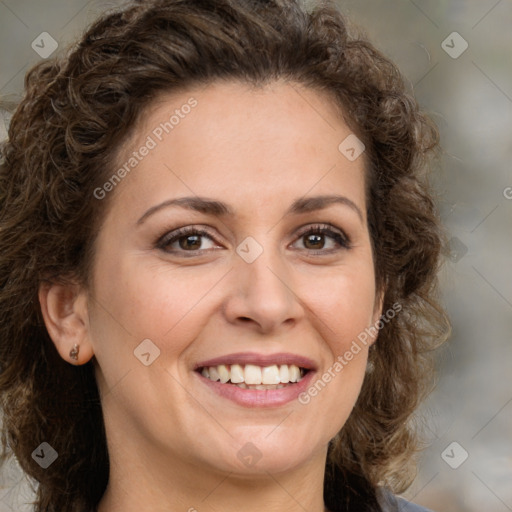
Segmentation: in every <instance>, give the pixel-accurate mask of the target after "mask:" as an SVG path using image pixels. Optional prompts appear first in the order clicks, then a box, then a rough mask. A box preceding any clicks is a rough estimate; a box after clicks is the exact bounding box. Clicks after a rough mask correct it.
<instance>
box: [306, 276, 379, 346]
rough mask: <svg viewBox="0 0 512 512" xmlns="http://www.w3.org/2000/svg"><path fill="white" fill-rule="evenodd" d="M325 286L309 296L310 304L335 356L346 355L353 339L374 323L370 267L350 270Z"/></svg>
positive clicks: (330, 280)
mask: <svg viewBox="0 0 512 512" xmlns="http://www.w3.org/2000/svg"><path fill="white" fill-rule="evenodd" d="M324 284H325V286H324V287H323V288H322V287H319V288H317V290H316V291H315V293H314V295H310V302H309V303H310V305H311V309H312V311H313V312H314V314H315V315H316V316H317V317H318V318H319V320H320V322H319V324H320V325H323V327H322V332H323V333H324V334H325V339H326V340H328V341H329V345H330V348H331V350H332V352H333V353H334V354H333V355H335V356H337V355H340V354H343V353H344V352H345V350H347V347H349V346H350V344H351V342H352V340H356V339H357V336H358V335H359V334H361V333H362V332H364V331H365V329H367V328H368V327H369V326H370V325H371V324H372V321H373V312H374V305H375V285H374V279H373V272H372V271H371V270H369V269H368V268H358V269H350V271H349V270H348V269H347V271H346V272H344V273H343V272H339V273H335V274H333V275H332V276H330V277H329V278H328V279H325V280H324Z"/></svg>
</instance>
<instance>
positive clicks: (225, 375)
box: [217, 364, 229, 384]
mask: <svg viewBox="0 0 512 512" xmlns="http://www.w3.org/2000/svg"><path fill="white" fill-rule="evenodd" d="M217 371H218V372H219V377H220V381H221V382H222V383H223V384H225V383H226V382H227V381H228V380H229V370H228V369H227V368H226V365H225V364H219V366H217Z"/></svg>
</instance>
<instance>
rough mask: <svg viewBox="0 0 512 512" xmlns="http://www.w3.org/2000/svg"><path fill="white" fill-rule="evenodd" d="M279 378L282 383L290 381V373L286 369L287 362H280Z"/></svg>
mask: <svg viewBox="0 0 512 512" xmlns="http://www.w3.org/2000/svg"><path fill="white" fill-rule="evenodd" d="M279 380H280V381H281V382H282V383H283V384H286V383H287V382H290V373H289V371H288V365H287V364H282V365H281V366H280V367H279Z"/></svg>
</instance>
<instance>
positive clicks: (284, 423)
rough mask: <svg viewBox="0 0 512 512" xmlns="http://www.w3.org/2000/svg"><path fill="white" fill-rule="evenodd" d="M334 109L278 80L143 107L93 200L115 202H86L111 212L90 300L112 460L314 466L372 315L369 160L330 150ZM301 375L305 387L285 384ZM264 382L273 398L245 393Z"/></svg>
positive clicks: (341, 417) (342, 133) (356, 386)
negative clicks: (260, 86) (110, 175)
mask: <svg viewBox="0 0 512 512" xmlns="http://www.w3.org/2000/svg"><path fill="white" fill-rule="evenodd" d="M334 112H335V110H334V108H333V105H332V103H330V100H329V99H328V98H326V97H324V96H322V95H320V94H319V93H318V92H314V91H312V90H310V89H304V88H302V87H299V86H297V85H293V86H291V85H286V84H284V83H277V82H276V83H274V84H272V85H270V86H266V87H265V88H263V89H258V90H255V89H251V88H249V87H248V86H245V85H241V84H236V83H222V84H220V83H219V84H214V85H210V86H208V87H206V88H204V89H202V90H199V89H196V90H190V91H188V92H183V93H180V94H174V95H172V96H165V97H162V98H160V99H159V101H158V102H155V103H154V104H153V105H152V107H151V108H150V109H148V110H147V111H146V113H145V115H144V116H143V118H142V121H141V123H140V125H139V126H138V127H137V130H136V134H135V136H134V137H132V139H131V140H130V141H129V142H128V143H126V144H125V146H124V148H123V150H122V151H121V152H120V154H119V158H118V162H117V163H118V167H116V168H115V169H114V173H113V174H115V175H116V178H112V180H111V184H110V186H109V185H108V184H107V185H106V186H105V187H103V188H102V191H97V194H96V195H97V197H102V196H103V195H105V194H106V195H107V196H108V195H109V194H112V197H106V198H105V199H97V198H96V199H93V200H111V201H112V203H111V208H110V209H109V210H108V213H107V215H106V217H105V220H104V223H103V225H102V228H101V230H100V232H99V235H98V239H97V245H96V259H95V266H94V276H93V280H94V292H93V295H91V296H90V297H89V301H88V338H89V341H90V343H91V345H92V347H93V350H94V353H95V357H96V360H97V367H96V372H97V378H98V382H99V386H100V392H101V395H102V406H103V410H104V416H105V423H106V428H107V437H108V440H109V450H110V452H111V459H112V460H114V461H115V460H121V459H122V458H123V457H126V456H127V453H128V452H130V453H131V454H132V456H134V455H133V453H132V452H131V451H130V450H128V449H126V450H125V449H123V447H125V448H126V447H129V446H132V447H133V446H137V453H139V454H140V455H138V457H140V459H141V460H142V459H143V460H152V461H164V460H169V459H171V460H173V461H174V466H173V467H175V468H178V467H185V465H187V464H188V465H192V466H194V467H196V468H197V467H199V468H203V469H204V470H221V471H225V472H232V473H238V474H255V473H258V472H259V473H263V472H267V471H269V472H271V473H275V472H280V471H287V470H290V469H293V468H297V467H299V466H300V465H303V464H306V463H308V462H311V461H314V460H324V459H325V453H326V447H327V443H328V441H329V440H330V439H331V438H332V437H333V436H334V435H335V434H336V433H337V432H338V431H339V430H340V428H341V427H342V426H343V424H344V423H345V421H346V420H347V417H348V416H349V414H350V412H351V410H352V407H353V406H354V403H355V401H356V398H357V396H358V393H359V391H360V388H361V384H362V381H363V378H364V374H365V367H366V358H367V350H368V346H365V345H364V344H361V343H360V342H357V343H358V346H359V351H357V350H355V349H354V344H353V342H354V340H356V341H357V337H358V335H359V334H361V333H362V332H364V331H365V329H366V328H367V327H369V326H370V325H372V323H374V322H375V321H376V320H378V317H379V315H380V312H381V311H380V303H379V301H377V300H376V294H375V283H374V271H373V261H372V251H371V243H370V236H369V232H368V228H367V222H366V204H365V193H364V190H365V187H364V171H363V166H364V154H363V155H362V156H361V157H359V158H355V159H354V157H355V156H357V151H358V150H359V147H357V146H354V142H353V139H348V142H345V143H344V144H342V145H341V149H339V146H340V143H342V142H343V141H344V140H345V139H346V138H347V137H348V136H349V135H351V131H350V129H349V128H348V127H347V126H346V125H345V124H344V123H343V122H342V121H341V120H340V119H339V118H338V117H337V116H336V115H335V114H334ZM166 123H167V124H166ZM351 142H352V143H351ZM356 142H357V141H356ZM347 144H348V147H346V146H347ZM351 147H353V148H354V151H351V149H350V148H351ZM141 148H146V149H141ZM347 156H349V157H350V158H347ZM125 164H126V165H125ZM123 166H124V172H122V171H119V172H118V169H122V168H123ZM112 183H113V184H114V185H112ZM334 196H336V197H338V198H340V199H339V200H337V201H331V200H330V199H329V200H325V201H324V200H322V199H320V198H322V197H328V198H332V197H334ZM184 198H188V199H186V200H185V199H184ZM171 201H172V202H175V201H176V202H175V203H174V204H171ZM180 228H181V229H185V228H186V229H190V232H189V231H184V232H181V233H179V234H177V235H176V237H174V235H173V234H176V231H177V230H178V229H180ZM322 229H327V230H328V232H325V233H324V232H322V231H319V230H322ZM194 230H200V231H201V232H202V233H203V232H204V233H206V234H197V231H194ZM347 352H350V353H351V354H352V357H348V356H346V354H347ZM356 352H357V353H356ZM340 358H341V359H340ZM341 360H343V361H344V362H343V363H340V361H341ZM336 361H338V365H335V363H336ZM223 365H225V367H224V366H223ZM276 366H277V369H276ZM295 366H298V367H304V368H307V369H309V371H308V372H307V373H305V376H304V378H303V380H301V381H300V382H298V383H287V384H285V383H282V382H280V381H281V379H282V380H283V381H284V382H286V379H287V376H286V375H287V374H288V379H290V378H292V379H293V378H294V375H295V373H296V372H297V370H296V369H295ZM340 366H341V367H342V368H341V369H340ZM204 367H207V368H215V370H211V369H209V370H208V372H209V373H208V374H207V372H206V371H204V375H206V376H204V375H202V373H201V371H202V368H204ZM266 367H270V369H265V370H262V368H266ZM217 373H218V374H219V376H220V378H222V381H223V382H220V381H217V382H214V381H213V380H212V379H215V378H217ZM323 374H329V375H330V378H329V377H324V379H323V380H321V379H322V375H323ZM208 375H209V377H208ZM261 375H263V378H264V380H265V381H266V382H274V383H276V382H279V387H278V385H277V384H273V385H271V386H270V385H263V388H265V389H255V388H254V386H255V385H257V382H259V380H258V379H259V378H260V377H261ZM228 378H229V379H230V380H231V378H233V380H234V381H238V383H239V384H241V385H236V384H233V383H231V382H224V381H226V379H228ZM319 380H321V382H320V383H318V381H319ZM243 382H246V384H245V385H246V387H247V386H248V384H247V382H249V383H250V382H253V383H256V384H251V385H250V386H249V389H244V385H243ZM315 383H317V384H316V390H317V391H316V393H315V391H312V392H311V393H310V392H309V391H308V390H310V389H311V387H312V386H314V385H315ZM281 385H282V386H281ZM260 387H261V386H260ZM248 443H250V444H248ZM139 462H140V461H139ZM155 463H156V462H155Z"/></svg>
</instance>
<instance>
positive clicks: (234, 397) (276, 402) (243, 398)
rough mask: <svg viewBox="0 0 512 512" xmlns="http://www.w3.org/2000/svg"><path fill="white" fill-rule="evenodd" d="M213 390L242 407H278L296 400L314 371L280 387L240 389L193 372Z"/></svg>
mask: <svg viewBox="0 0 512 512" xmlns="http://www.w3.org/2000/svg"><path fill="white" fill-rule="evenodd" d="M194 373H195V374H196V375H197V376H198V377H199V379H200V380H201V382H203V383H204V384H205V385H207V386H208V387H209V388H210V389H211V390H212V391H213V392H215V393H216V394H217V395H220V396H222V397H224V398H227V399H228V400H231V401H232V402H235V403H236V404H238V405H242V406H244V407H279V406H281V405H285V404H287V403H290V402H292V401H293V400H296V399H297V398H298V397H299V395H300V394H301V393H303V392H304V391H306V389H307V388H308V387H309V385H310V383H311V381H312V379H313V376H314V374H315V373H316V372H314V371H313V370H309V371H308V372H307V373H306V375H305V376H304V378H303V379H302V380H301V381H300V382H296V383H294V384H290V385H287V386H285V387H284V388H280V389H242V388H239V387H238V386H236V385H235V384H223V383H222V382H219V381H213V380H210V379H208V378H206V377H203V376H202V375H201V374H200V373H198V372H194Z"/></svg>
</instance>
